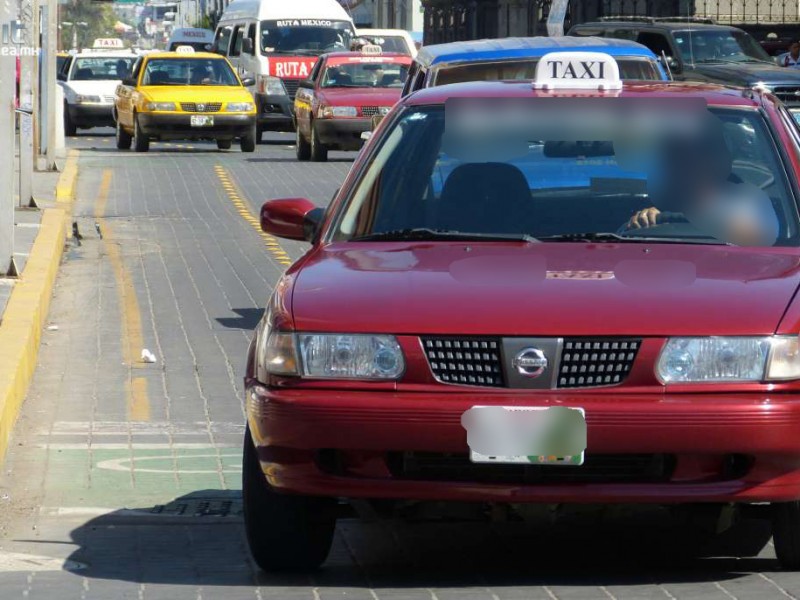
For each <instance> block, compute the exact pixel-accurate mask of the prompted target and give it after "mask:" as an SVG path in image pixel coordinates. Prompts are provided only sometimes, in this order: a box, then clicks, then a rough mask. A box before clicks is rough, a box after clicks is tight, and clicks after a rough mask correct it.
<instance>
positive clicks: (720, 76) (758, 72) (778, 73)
mask: <svg viewBox="0 0 800 600" xmlns="http://www.w3.org/2000/svg"><path fill="white" fill-rule="evenodd" d="M694 70H695V71H696V72H698V73H702V74H703V75H705V76H706V77H710V78H711V79H714V80H716V81H719V82H722V83H727V84H729V85H730V84H737V85H742V86H752V85H755V84H757V83H788V84H800V70H795V69H785V68H783V67H779V66H778V65H775V64H771V63H736V64H734V63H724V64H723V63H720V64H702V65H697V66H696V67H695V69H694Z"/></svg>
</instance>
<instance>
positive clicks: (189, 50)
mask: <svg viewBox="0 0 800 600" xmlns="http://www.w3.org/2000/svg"><path fill="white" fill-rule="evenodd" d="M175 52H177V53H178V54H194V48H192V47H191V46H178V47H177V48H175Z"/></svg>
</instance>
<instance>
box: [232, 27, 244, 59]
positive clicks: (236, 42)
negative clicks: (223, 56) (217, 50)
mask: <svg viewBox="0 0 800 600" xmlns="http://www.w3.org/2000/svg"><path fill="white" fill-rule="evenodd" d="M243 40H244V25H237V26H236V27H235V28H234V30H233V43H232V44H231V49H230V52H228V56H239V55H240V54H241V53H242V41H243Z"/></svg>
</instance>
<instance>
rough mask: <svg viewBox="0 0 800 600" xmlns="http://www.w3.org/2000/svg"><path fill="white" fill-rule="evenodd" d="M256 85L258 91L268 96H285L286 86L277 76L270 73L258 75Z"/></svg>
mask: <svg viewBox="0 0 800 600" xmlns="http://www.w3.org/2000/svg"><path fill="white" fill-rule="evenodd" d="M256 85H257V89H258V91H259V93H261V94H268V95H270V96H285V95H286V88H285V87H284V85H283V82H282V81H281V80H280V78H279V77H272V76H270V75H259V76H258V77H257V78H256Z"/></svg>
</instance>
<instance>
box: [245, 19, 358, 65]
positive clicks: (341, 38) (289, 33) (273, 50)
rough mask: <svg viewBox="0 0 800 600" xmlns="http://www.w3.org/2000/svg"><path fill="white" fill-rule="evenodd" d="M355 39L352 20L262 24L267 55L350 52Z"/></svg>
mask: <svg viewBox="0 0 800 600" xmlns="http://www.w3.org/2000/svg"><path fill="white" fill-rule="evenodd" d="M352 37H353V25H352V24H351V23H350V21H331V20H327V19H282V20H277V21H261V52H262V53H263V54H307V55H309V56H318V55H320V54H322V53H323V52H333V51H336V50H348V49H349V48H350V40H351V39H352Z"/></svg>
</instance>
